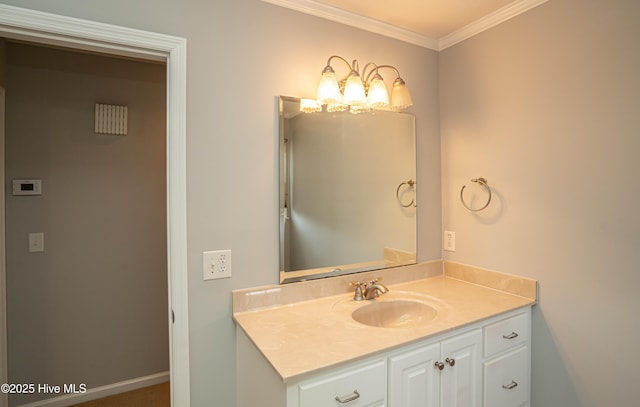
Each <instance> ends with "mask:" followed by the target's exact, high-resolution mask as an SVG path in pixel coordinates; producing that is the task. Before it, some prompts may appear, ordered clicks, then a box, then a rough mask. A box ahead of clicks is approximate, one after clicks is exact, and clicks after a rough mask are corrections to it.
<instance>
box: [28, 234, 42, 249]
mask: <svg viewBox="0 0 640 407" xmlns="http://www.w3.org/2000/svg"><path fill="white" fill-rule="evenodd" d="M43 251H44V233H42V232H40V233H29V253H41V252H43Z"/></svg>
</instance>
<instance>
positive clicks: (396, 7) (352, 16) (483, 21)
mask: <svg viewBox="0 0 640 407" xmlns="http://www.w3.org/2000/svg"><path fill="white" fill-rule="evenodd" d="M263 1H265V2H267V3H273V4H277V5H280V6H283V7H287V8H291V9H294V10H298V11H301V12H303V13H307V14H312V15H316V16H319V17H323V18H326V19H329V20H333V21H338V22H340V23H343V24H347V25H352V26H355V27H358V28H362V29H365V30H368V31H372V32H376V33H379V34H381V35H385V36H388V37H393V38H396V39H399V40H402V41H406V42H409V43H413V44H416V45H420V46H423V47H426V48H430V49H435V50H438V51H439V50H442V49H444V48H447V47H449V46H451V45H453V44H455V43H457V42H460V41H462V40H464V39H466V38H469V37H471V36H473V35H475V34H478V33H479V32H482V31H484V30H486V29H488V28H491V27H493V26H495V25H496V24H499V23H501V22H503V21H505V20H508V19H509V18H512V17H515V16H516V15H518V14H521V13H523V12H525V11H527V10H529V9H531V8H533V7H535V6H537V5H539V4H542V3H544V2H546V1H548V0H263Z"/></svg>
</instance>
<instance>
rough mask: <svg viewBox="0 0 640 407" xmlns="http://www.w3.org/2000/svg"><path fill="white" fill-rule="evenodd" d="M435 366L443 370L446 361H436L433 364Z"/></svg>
mask: <svg viewBox="0 0 640 407" xmlns="http://www.w3.org/2000/svg"><path fill="white" fill-rule="evenodd" d="M433 367H435V368H436V369H438V370H442V369H444V363H442V362H436V363H434V364H433Z"/></svg>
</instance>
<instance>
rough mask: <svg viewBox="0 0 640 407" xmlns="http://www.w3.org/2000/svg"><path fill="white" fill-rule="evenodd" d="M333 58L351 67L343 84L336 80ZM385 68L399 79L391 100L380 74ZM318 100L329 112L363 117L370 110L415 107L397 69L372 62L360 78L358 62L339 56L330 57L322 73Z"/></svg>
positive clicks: (396, 80) (341, 81)
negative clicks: (343, 112) (347, 112)
mask: <svg viewBox="0 0 640 407" xmlns="http://www.w3.org/2000/svg"><path fill="white" fill-rule="evenodd" d="M333 58H337V59H339V60H341V61H342V62H344V63H345V64H346V65H347V66H348V67H349V74H348V75H347V76H346V77H345V78H344V79H341V80H340V81H338V79H337V78H336V74H335V71H334V70H333V68H332V67H331V60H332V59H333ZM383 68H384V69H392V70H394V71H395V73H396V79H395V81H394V82H393V85H392V88H391V98H389V94H388V92H387V86H386V84H385V83H384V80H383V79H382V76H381V75H380V72H379V71H380V70H381V69H383ZM363 78H364V80H363ZM317 97H318V102H319V103H320V104H322V105H327V111H329V112H335V111H343V110H346V109H347V108H349V110H350V111H351V112H352V113H360V112H362V111H367V110H370V109H391V110H402V109H406V108H408V107H409V106H411V105H413V102H412V101H411V95H410V94H409V89H408V88H407V85H406V84H405V82H404V81H403V80H402V78H400V72H399V71H398V69H397V68H396V67H394V66H391V65H376V64H374V63H373V62H369V63H367V64H366V65H365V66H364V68H363V69H362V75H360V68H359V66H358V61H357V60H355V59H354V60H353V62H352V63H351V64H350V63H349V62H348V61H347V60H346V59H344V58H342V57H341V56H338V55H333V56H331V57H329V60H328V61H327V66H325V68H324V69H323V70H322V76H321V78H320V83H319V84H318V95H317ZM301 110H302V108H301Z"/></svg>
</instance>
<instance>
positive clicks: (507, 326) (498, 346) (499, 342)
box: [484, 312, 529, 357]
mask: <svg viewBox="0 0 640 407" xmlns="http://www.w3.org/2000/svg"><path fill="white" fill-rule="evenodd" d="M528 339H529V314H527V313H526V312H525V313H522V314H518V315H516V316H513V317H511V318H507V319H504V320H502V321H498V322H496V323H495V324H491V325H489V326H487V327H485V328H484V356H485V357H489V356H492V355H495V354H498V353H500V352H503V351H505V350H507V349H509V348H512V347H515V346H518V345H521V344H523V343H525V342H527V340H528Z"/></svg>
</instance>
